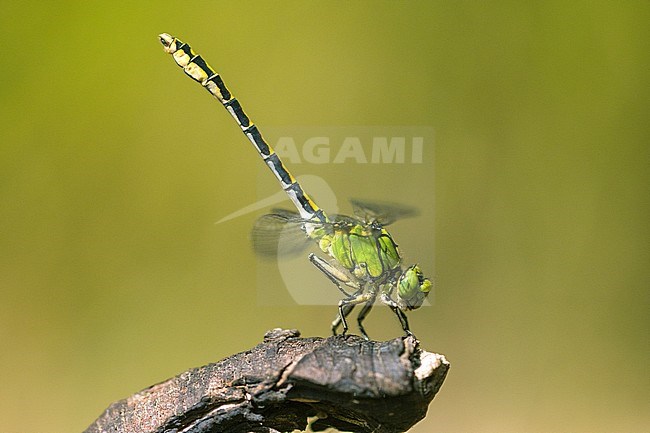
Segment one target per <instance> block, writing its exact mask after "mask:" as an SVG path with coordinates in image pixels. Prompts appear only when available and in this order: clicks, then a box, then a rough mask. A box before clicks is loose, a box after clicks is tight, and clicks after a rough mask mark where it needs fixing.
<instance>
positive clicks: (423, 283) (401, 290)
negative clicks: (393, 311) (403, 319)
mask: <svg viewBox="0 0 650 433" xmlns="http://www.w3.org/2000/svg"><path fill="white" fill-rule="evenodd" d="M432 286H433V284H431V280H429V279H428V278H425V277H424V275H423V274H422V271H421V270H420V267H419V266H418V265H413V266H409V267H408V268H407V269H406V270H405V271H404V272H402V274H401V275H400V276H399V278H398V279H397V304H398V305H399V307H400V309H402V310H414V309H416V308H419V307H420V306H421V305H422V302H424V298H426V297H427V295H428V294H429V291H431V287H432Z"/></svg>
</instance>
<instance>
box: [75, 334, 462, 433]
mask: <svg viewBox="0 0 650 433" xmlns="http://www.w3.org/2000/svg"><path fill="white" fill-rule="evenodd" d="M299 336H300V333H299V332H298V331H296V330H282V329H274V330H272V331H269V332H267V333H266V335H265V336H264V341H263V342H262V343H260V344H258V345H257V346H255V347H254V348H252V349H250V350H248V351H245V352H242V353H238V354H236V355H233V356H230V357H228V358H226V359H224V360H222V361H219V362H217V363H214V364H209V365H206V366H204V367H200V368H195V369H191V370H188V371H186V372H184V373H182V374H180V375H178V376H176V377H174V378H172V379H169V380H167V381H165V382H162V383H159V384H157V385H153V386H151V387H149V388H147V389H145V390H143V391H141V392H139V393H137V394H134V395H132V396H130V397H128V398H126V399H124V400H120V401H118V402H115V403H113V404H112V405H111V406H109V407H108V409H106V411H105V412H104V413H103V414H102V415H101V416H100V417H99V418H98V419H97V420H96V421H95V422H94V423H93V424H92V425H90V427H88V429H86V431H85V433H100V432H101V433H108V432H115V433H117V432H119V433H131V432H133V433H136V432H137V433H149V432H151V433H153V432H156V433H180V432H183V433H213V432H229V433H239V432H264V433H270V432H278V431H292V430H294V429H298V430H304V429H305V428H306V426H307V423H308V418H309V419H310V424H311V429H312V430H314V431H319V430H322V429H325V428H327V427H334V428H336V429H338V430H343V431H354V432H384V433H388V432H403V431H406V430H408V429H409V428H410V427H411V426H413V425H414V424H415V423H417V422H418V421H420V420H421V419H422V418H424V416H425V415H426V411H427V407H428V405H429V403H430V402H431V400H432V399H433V397H434V396H435V394H436V393H437V392H438V390H439V389H440V386H441V385H442V383H443V381H444V379H445V376H446V374H447V370H448V369H449V363H448V362H447V361H446V360H445V357H444V356H442V355H437V354H433V353H429V352H425V351H422V350H420V348H419V347H418V342H417V340H416V339H414V338H412V337H406V338H397V339H394V340H390V341H386V342H377V341H366V340H364V339H362V338H360V337H357V336H353V335H349V336H336V337H329V338H319V337H310V338H299Z"/></svg>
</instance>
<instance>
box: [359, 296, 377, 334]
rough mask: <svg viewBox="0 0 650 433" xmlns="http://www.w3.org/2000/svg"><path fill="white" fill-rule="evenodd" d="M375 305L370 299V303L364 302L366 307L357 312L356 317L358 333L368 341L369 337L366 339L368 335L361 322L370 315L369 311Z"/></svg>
mask: <svg viewBox="0 0 650 433" xmlns="http://www.w3.org/2000/svg"><path fill="white" fill-rule="evenodd" d="M374 304H375V300H374V299H371V300H370V301H368V302H366V305H364V306H363V308H362V309H361V311H360V312H359V315H358V316H357V323H358V324H359V332H361V335H363V338H365V339H366V340H370V337H368V334H367V333H366V330H365V328H364V327H363V324H362V322H363V320H364V319H365V318H366V316H367V315H368V313H370V310H372V306H373V305H374Z"/></svg>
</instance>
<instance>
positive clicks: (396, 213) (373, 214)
mask: <svg viewBox="0 0 650 433" xmlns="http://www.w3.org/2000/svg"><path fill="white" fill-rule="evenodd" d="M350 203H352V209H353V211H354V214H355V215H356V216H357V217H359V218H361V219H363V221H364V222H367V223H371V222H374V221H376V222H378V223H380V224H381V225H384V226H385V225H388V224H392V223H393V222H395V221H397V220H399V219H402V218H410V217H414V216H417V215H418V213H419V212H418V210H417V209H416V208H414V207H412V206H406V205H403V204H399V203H390V202H370V201H365V200H359V199H351V200H350Z"/></svg>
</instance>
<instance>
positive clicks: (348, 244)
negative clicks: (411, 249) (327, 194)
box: [310, 217, 402, 281]
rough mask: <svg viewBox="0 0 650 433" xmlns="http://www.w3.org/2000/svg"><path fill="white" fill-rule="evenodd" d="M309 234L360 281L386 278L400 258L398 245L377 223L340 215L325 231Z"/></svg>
mask: <svg viewBox="0 0 650 433" xmlns="http://www.w3.org/2000/svg"><path fill="white" fill-rule="evenodd" d="M310 237H312V238H315V239H317V240H318V245H319V247H320V249H321V250H322V251H323V252H325V253H327V254H328V255H329V256H330V257H332V258H333V259H335V260H336V261H337V262H338V263H339V264H340V265H341V266H342V267H344V268H345V269H347V270H348V271H350V272H351V273H352V274H353V275H354V276H355V277H357V278H359V279H362V280H367V281H377V280H383V279H386V278H387V277H389V276H390V275H392V274H393V271H394V270H395V269H396V268H399V266H400V262H401V260H402V259H401V257H400V255H399V251H398V249H397V244H396V243H395V241H393V238H392V237H391V235H390V234H389V233H388V232H387V231H386V229H384V228H383V227H381V226H380V225H378V224H371V223H361V222H360V221H357V220H354V219H352V218H349V217H340V220H338V221H336V222H334V223H333V224H331V226H330V227H329V228H328V230H325V229H320V230H316V231H315V232H313V233H312V234H311V236H310Z"/></svg>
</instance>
